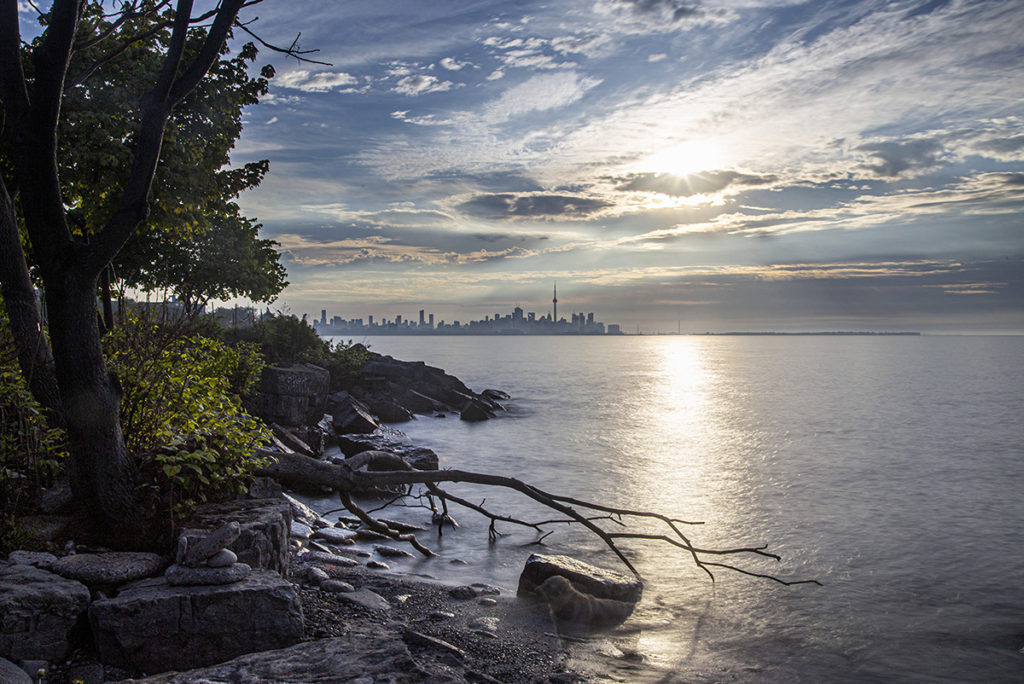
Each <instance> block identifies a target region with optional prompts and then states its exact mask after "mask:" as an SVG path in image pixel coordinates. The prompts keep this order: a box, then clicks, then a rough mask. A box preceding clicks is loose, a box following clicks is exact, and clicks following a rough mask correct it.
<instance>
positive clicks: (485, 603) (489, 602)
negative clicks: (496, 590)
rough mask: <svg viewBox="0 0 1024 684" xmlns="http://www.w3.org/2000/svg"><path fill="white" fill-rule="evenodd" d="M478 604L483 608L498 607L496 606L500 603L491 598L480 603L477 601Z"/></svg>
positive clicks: (481, 600) (483, 599)
mask: <svg viewBox="0 0 1024 684" xmlns="http://www.w3.org/2000/svg"><path fill="white" fill-rule="evenodd" d="M477 603H479V604H480V605H481V606H496V605H498V602H497V601H495V600H494V599H492V598H490V597H486V598H482V599H480V600H479V601H477Z"/></svg>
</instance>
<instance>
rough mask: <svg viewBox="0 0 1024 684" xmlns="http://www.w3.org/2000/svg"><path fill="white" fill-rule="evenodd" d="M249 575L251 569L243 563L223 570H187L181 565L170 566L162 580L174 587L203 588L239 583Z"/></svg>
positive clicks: (205, 568)
mask: <svg viewBox="0 0 1024 684" xmlns="http://www.w3.org/2000/svg"><path fill="white" fill-rule="evenodd" d="M250 574H252V568H250V567H249V566H248V565H246V564H245V563H234V564H233V565H229V566H227V567H223V568H210V567H200V568H187V567H185V566H183V565H172V566H171V567H169V568H167V572H165V573H164V579H166V580H167V583H168V584H172V585H174V586H182V587H184V586H205V585H209V584H231V583H232V582H241V581H242V580H244V579H245V578H246V577H248V576H249V575H250Z"/></svg>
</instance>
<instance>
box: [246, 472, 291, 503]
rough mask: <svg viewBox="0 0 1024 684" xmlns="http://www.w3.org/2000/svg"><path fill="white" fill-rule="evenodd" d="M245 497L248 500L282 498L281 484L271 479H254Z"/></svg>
mask: <svg viewBox="0 0 1024 684" xmlns="http://www.w3.org/2000/svg"><path fill="white" fill-rule="evenodd" d="M246 495H247V496H248V497H249V498H250V499H280V498H281V497H282V496H284V490H283V489H281V483H280V482H278V481H277V480H275V479H274V478H272V477H254V478H253V479H252V482H250V483H249V489H248V491H247V492H246Z"/></svg>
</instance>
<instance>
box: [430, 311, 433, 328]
mask: <svg viewBox="0 0 1024 684" xmlns="http://www.w3.org/2000/svg"><path fill="white" fill-rule="evenodd" d="M430 327H431V329H433V327H434V314H430Z"/></svg>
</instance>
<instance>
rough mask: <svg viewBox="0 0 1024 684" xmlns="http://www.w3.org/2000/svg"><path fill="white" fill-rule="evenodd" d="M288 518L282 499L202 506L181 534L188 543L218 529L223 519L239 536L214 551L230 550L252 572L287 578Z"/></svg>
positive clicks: (240, 501)
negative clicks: (233, 525) (231, 523)
mask: <svg viewBox="0 0 1024 684" xmlns="http://www.w3.org/2000/svg"><path fill="white" fill-rule="evenodd" d="M291 515H292V512H291V507H290V506H289V504H288V502H287V501H285V500H284V499H240V500H237V501H228V502H225V503H217V504H205V505H203V506H200V507H198V508H197V509H196V512H195V514H194V515H193V516H192V519H191V520H190V521H189V523H188V526H187V527H188V529H186V530H185V531H184V533H183V534H185V535H186V536H187V537H188V538H189V541H190V543H191V541H192V540H193V539H198V538H200V537H202V536H204V535H206V534H208V533H209V532H210V531H211V530H214V529H216V528H218V527H220V526H221V524H222V523H223V522H224V521H225V520H232V521H237V522H238V525H239V535H238V537H237V538H236V539H235V540H234V541H233V542H232V543H230V544H225V545H222V546H221V547H218V548H217V549H215V551H220V549H221V548H228V549H231V550H232V551H234V552H235V555H237V556H238V560H239V562H242V563H245V564H246V565H249V566H250V567H252V568H254V569H264V570H273V571H275V572H277V573H279V574H280V575H281V576H282V577H287V575H288V556H289V554H288V532H289V531H290V529H291V523H292V517H291Z"/></svg>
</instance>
